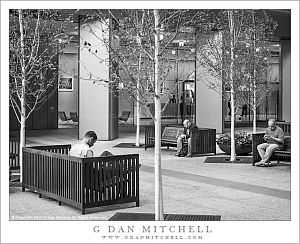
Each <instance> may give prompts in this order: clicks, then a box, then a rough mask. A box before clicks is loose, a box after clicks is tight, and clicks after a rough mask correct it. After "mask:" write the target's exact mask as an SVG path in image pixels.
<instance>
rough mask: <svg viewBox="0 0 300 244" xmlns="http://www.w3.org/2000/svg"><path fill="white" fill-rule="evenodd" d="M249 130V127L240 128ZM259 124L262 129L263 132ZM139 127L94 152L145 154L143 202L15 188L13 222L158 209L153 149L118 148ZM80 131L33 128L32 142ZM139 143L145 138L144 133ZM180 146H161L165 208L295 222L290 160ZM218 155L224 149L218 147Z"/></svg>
mask: <svg viewBox="0 0 300 244" xmlns="http://www.w3.org/2000/svg"><path fill="white" fill-rule="evenodd" d="M238 130H241V131H247V130H248V131H249V130H251V129H250V128H240V129H238ZM263 130H264V129H263V128H258V131H263ZM134 140H135V134H134V129H133V128H132V127H130V126H129V127H128V126H122V127H120V130H119V138H118V139H116V140H113V141H98V142H97V143H96V144H95V146H94V147H93V150H94V152H95V155H98V154H99V155H100V154H101V152H102V151H104V150H109V151H111V152H112V153H113V154H129V153H138V154H139V155H140V163H141V168H140V206H139V207H135V203H130V204H120V205H114V206H108V207H102V208H97V209H92V210H88V213H87V214H86V215H81V212H80V211H79V210H78V209H75V208H73V207H70V206H67V205H64V204H63V205H62V206H58V204H57V202H56V201H55V200H52V199H50V198H39V197H38V195H37V194H36V193H33V192H31V191H28V190H26V192H22V191H21V189H20V187H17V186H10V197H9V200H10V219H11V220H31V219H32V220H54V219H56V220H108V219H109V218H110V217H111V216H113V215H114V214H115V213H116V212H141V213H154V160H153V158H154V149H153V148H150V149H148V150H144V148H119V147H114V146H115V145H117V144H119V143H122V142H127V143H128V142H134ZM76 142H77V129H76V128H65V129H59V130H50V131H49V130H48V131H29V132H28V133H27V145H28V146H30V145H37V144H43V145H51V144H70V143H71V144H74V143H76ZM140 142H141V143H143V142H144V133H143V131H142V133H141V137H140ZM174 154H175V148H170V149H167V148H163V149H162V169H163V170H162V173H163V198H164V212H165V213H177V214H200V215H202V214H204V215H221V220H222V221H224V220H225V221H226V220H290V219H291V192H290V183H291V163H290V162H282V163H280V164H279V165H275V166H273V167H267V168H263V167H253V166H252V164H246V163H241V164H230V163H209V164H206V163H204V161H205V159H206V156H207V155H206V156H196V157H192V158H178V157H175V156H174ZM217 154H222V152H221V151H220V150H219V149H218V148H217Z"/></svg>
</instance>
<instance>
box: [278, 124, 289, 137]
mask: <svg viewBox="0 0 300 244" xmlns="http://www.w3.org/2000/svg"><path fill="white" fill-rule="evenodd" d="M276 125H278V126H279V127H280V128H281V129H282V130H283V132H284V135H286V136H288V135H291V122H284V121H276Z"/></svg>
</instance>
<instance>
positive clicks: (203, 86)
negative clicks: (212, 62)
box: [196, 33, 224, 133]
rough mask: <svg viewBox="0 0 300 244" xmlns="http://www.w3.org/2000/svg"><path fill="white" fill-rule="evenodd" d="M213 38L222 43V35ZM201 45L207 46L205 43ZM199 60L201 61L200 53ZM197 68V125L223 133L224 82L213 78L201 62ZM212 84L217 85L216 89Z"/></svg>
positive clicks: (216, 34) (214, 35) (213, 35)
mask: <svg viewBox="0 0 300 244" xmlns="http://www.w3.org/2000/svg"><path fill="white" fill-rule="evenodd" d="M211 37H212V38H215V40H216V43H221V41H220V40H221V38H222V36H221V34H220V33H214V34H212V36H211ZM199 43H200V44H201V45H205V42H203V41H200V42H199ZM220 47H221V46H220ZM197 60H201V55H200V54H199V53H197ZM196 67H197V68H196V77H197V78H196V124H197V126H198V127H202V128H214V129H216V131H217V133H223V131H224V115H223V101H222V80H221V79H218V78H216V77H214V76H212V74H211V72H210V71H208V69H207V68H205V67H203V66H201V65H200V64H199V62H197V63H196ZM212 84H214V85H215V87H214V88H213V86H212Z"/></svg>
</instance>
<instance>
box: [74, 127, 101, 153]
mask: <svg viewBox="0 0 300 244" xmlns="http://www.w3.org/2000/svg"><path fill="white" fill-rule="evenodd" d="M96 141H97V134H96V133H95V132H94V131H88V132H87V133H85V135H84V138H83V140H82V141H81V142H78V143H77V144H75V145H74V146H73V147H72V148H71V150H70V152H69V155H70V156H74V157H79V158H87V157H93V156H94V153H93V150H92V149H91V147H92V146H94V144H95V143H96Z"/></svg>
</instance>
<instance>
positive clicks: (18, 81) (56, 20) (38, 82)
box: [9, 9, 68, 174]
mask: <svg viewBox="0 0 300 244" xmlns="http://www.w3.org/2000/svg"><path fill="white" fill-rule="evenodd" d="M61 20H62V19H61V17H60V16H59V13H58V12H57V11H54V10H42V9H38V10H24V9H18V10H10V13H9V21H10V23H9V55H10V57H9V76H10V79H9V100H10V106H11V107H12V108H13V110H14V112H15V114H16V117H17V119H18V121H19V123H20V125H21V126H20V165H21V166H22V161H23V158H22V148H23V147H25V145H26V140H25V130H26V127H25V122H26V120H27V119H28V118H29V116H30V114H31V113H32V112H33V111H34V110H37V109H39V108H40V107H42V106H43V104H44V103H45V102H46V101H47V99H48V98H49V97H51V96H52V95H53V93H54V91H55V89H56V86H57V85H56V84H57V79H56V77H57V62H56V56H57V53H58V51H59V50H60V49H62V47H64V45H65V44H66V43H67V41H68V37H67V35H65V34H64V33H63V30H64V29H65V27H66V24H65V23H63V22H62V21H61ZM21 174H22V167H21Z"/></svg>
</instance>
